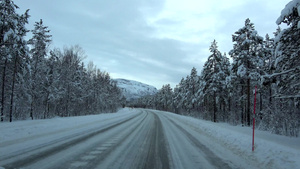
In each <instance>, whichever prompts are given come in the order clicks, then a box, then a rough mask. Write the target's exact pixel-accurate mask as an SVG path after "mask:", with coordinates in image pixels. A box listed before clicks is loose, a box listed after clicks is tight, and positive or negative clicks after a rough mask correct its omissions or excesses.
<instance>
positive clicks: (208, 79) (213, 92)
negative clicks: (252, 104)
mask: <svg viewBox="0 0 300 169" xmlns="http://www.w3.org/2000/svg"><path fill="white" fill-rule="evenodd" d="M209 50H210V52H211V53H212V54H211V55H210V56H209V57H208V59H207V61H206V62H205V64H204V67H203V71H202V73H201V79H202V80H203V82H204V83H202V84H203V87H201V90H203V96H204V102H205V106H207V107H208V111H209V112H212V121H213V122H217V111H218V108H217V104H218V103H220V102H221V100H223V101H225V100H226V99H224V94H223V91H224V85H225V80H226V77H227V76H228V68H226V67H227V66H226V65H228V59H226V58H225V57H224V56H222V54H221V52H220V51H219V50H218V46H217V42H216V40H214V41H213V42H212V44H211V46H210V48H209ZM211 101H212V102H211ZM223 104H225V103H223Z"/></svg>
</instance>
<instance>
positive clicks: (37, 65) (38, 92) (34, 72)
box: [28, 19, 51, 119]
mask: <svg viewBox="0 0 300 169" xmlns="http://www.w3.org/2000/svg"><path fill="white" fill-rule="evenodd" d="M49 32H50V31H49V30H48V27H47V26H44V25H43V20H42V19H41V20H40V21H39V22H36V23H35V25H34V30H32V34H33V37H32V38H31V39H29V41H28V44H30V45H31V50H30V53H31V64H30V68H31V71H30V72H31V79H30V83H29V84H30V88H31V90H30V95H31V98H30V101H31V103H30V118H31V119H33V118H34V116H33V112H35V111H36V112H43V111H44V110H45V107H46V105H44V103H46V102H45V100H47V92H46V91H45V89H46V88H45V85H46V80H47V78H48V77H46V75H47V65H46V56H47V52H48V46H49V44H50V42H51V39H50V38H51V35H49ZM46 90H47V89H46ZM44 113H45V112H44ZM44 113H43V115H37V116H44V117H45V114H44ZM39 118H40V117H39Z"/></svg>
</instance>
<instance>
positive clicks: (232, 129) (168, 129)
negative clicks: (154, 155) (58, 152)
mask: <svg viewBox="0 0 300 169" xmlns="http://www.w3.org/2000/svg"><path fill="white" fill-rule="evenodd" d="M146 113H147V115H149V114H151V116H145V114H146ZM135 116H138V118H136V119H137V120H132V121H131V122H130V123H128V124H126V125H125V124H122V125H120V127H119V128H120V129H114V130H116V131H117V130H118V132H119V131H123V132H122V134H123V133H127V134H128V136H126V138H127V137H128V139H125V140H124V142H123V141H122V142H123V144H122V145H123V146H120V147H117V148H116V150H117V151H113V152H112V153H110V154H109V158H115V159H119V160H120V158H122V159H123V157H122V156H121V154H120V152H123V151H125V152H129V154H130V151H133V150H137V145H144V142H143V139H144V138H145V136H143V135H144V134H146V133H147V132H150V131H151V132H152V129H151V128H152V127H155V126H156V127H155V128H157V129H160V130H162V131H163V132H164V133H165V136H166V140H167V141H168V143H167V145H169V148H168V152H169V154H168V156H169V157H172V159H171V161H173V165H171V168H182V167H193V165H192V164H187V163H186V162H185V161H184V156H183V155H182V154H186V155H187V151H190V152H192V153H194V154H197V155H199V154H201V153H205V151H203V152H199V150H198V149H196V148H194V149H193V147H192V146H193V145H191V146H188V147H184V146H183V145H190V144H191V143H190V142H189V138H188V137H187V136H188V135H190V136H192V137H194V138H196V139H197V140H196V141H199V142H201V144H203V146H204V147H207V148H208V149H209V150H208V151H209V152H210V151H211V152H213V153H214V154H216V155H218V157H220V158H221V159H222V161H224V162H226V163H228V164H229V165H231V164H234V165H233V166H236V167H238V168H300V160H299V159H300V138H292V137H285V136H279V135H274V134H270V133H268V132H265V131H258V130H256V131H255V151H254V152H252V149H251V143H252V130H251V128H250V127H242V126H231V125H229V124H226V123H212V122H210V121H204V120H199V119H195V118H192V117H187V116H181V115H176V114H173V113H169V112H161V111H154V110H145V109H129V108H125V109H122V110H120V111H119V112H117V113H112V114H100V115H89V116H81V117H67V118H58V117H57V118H53V119H46V120H33V121H31V120H30V121H29V120H28V121H17V122H13V123H8V122H4V123H0V133H1V135H0V159H1V158H3V157H5V156H6V155H7V154H13V153H14V152H16V151H19V150H22V151H23V149H24V151H25V150H26V149H28V147H36V146H39V145H43V144H46V143H47V144H46V145H48V143H49V142H51V140H52V141H56V140H59V139H63V138H65V137H66V136H69V137H66V138H68V139H69V138H70V137H76V136H77V135H76V134H78V133H79V134H84V133H86V132H87V131H93V130H94V129H95V128H96V127H98V128H99V127H101V126H106V125H108V124H116V123H118V122H120V120H124V119H128V118H132V117H135ZM155 116H157V118H158V119H160V121H161V125H162V128H159V127H158V126H157V125H160V124H159V123H156V121H157V120H155V123H154V119H155V118H154V117H155ZM146 117H147V118H146ZM145 118H146V120H142V119H145ZM139 124H140V125H139ZM151 124H152V125H155V126H151ZM135 126H138V127H135ZM176 126H177V127H176ZM178 128H181V129H182V131H183V130H185V131H186V132H187V133H188V134H184V132H182V131H180V130H178ZM134 129H137V130H134ZM176 129H177V130H176ZM131 130H132V131H133V132H131ZM155 130H156V129H155ZM155 130H153V131H155ZM146 131H147V132H146ZM151 132H150V133H151ZM112 133H113V132H110V133H107V134H106V135H107V138H110V136H109V135H112V136H113V135H114V134H112ZM122 134H120V135H114V137H112V138H111V139H110V140H112V141H110V142H109V143H105V145H108V146H111V145H113V144H116V142H117V140H118V137H120V138H121V136H122ZM104 135H105V134H104ZM104 135H99V136H97V137H96V138H97V139H101V138H102V137H103V138H102V139H104V140H107V138H105V136H104ZM150 135H152V134H150ZM92 138H93V139H91V141H86V142H83V143H84V144H82V145H80V146H72V148H73V149H74V148H76V147H78V148H79V149H80V148H82V147H83V148H84V147H87V146H89V143H90V144H91V145H92V144H94V143H97V142H98V144H99V141H97V139H96V138H94V137H92ZM151 138H152V137H151ZM122 140H123V139H122ZM150 140H152V139H150ZM154 140H155V139H154ZM154 140H153V141H154ZM148 141H149V140H148ZM150 144H151V143H150ZM128 146H130V147H132V149H131V150H130V151H129V150H128V148H127V147H128ZM180 146H181V148H180ZM104 148H105V147H104ZM98 149H99V150H98ZM100 149H101V151H103V150H102V149H103V146H102V147H98V148H96V149H94V150H93V151H91V152H90V153H89V154H85V155H84V156H82V157H81V159H82V161H80V160H78V161H74V162H73V163H72V166H75V165H76V166H77V167H80V166H84V165H86V164H87V161H88V160H92V159H94V158H96V155H97V154H99V153H101V152H100ZM126 149H127V150H126ZM186 149H189V150H186ZM76 151H77V150H76ZM78 151H80V150H78ZM68 153H69V154H70V153H71V154H72V153H74V150H73V151H69V152H68ZM148 153H149V152H148ZM130 155H131V156H132V157H134V158H137V157H135V155H134V154H132V153H131V154H130ZM203 155H204V156H209V155H207V154H203ZM74 156H75V155H74ZM191 157H193V156H191ZM47 158H48V157H47ZM177 158H183V159H177ZM186 158H188V156H186ZM193 158H197V159H198V161H200V162H201V163H202V165H204V164H205V165H206V166H210V165H211V164H206V163H207V161H206V160H205V159H203V160H201V158H200V157H199V156H195V157H193ZM49 159H51V158H49ZM84 160H85V161H84ZM186 160H191V159H186ZM124 161H126V158H124ZM108 162H109V161H106V160H104V162H103V165H104V164H105V165H106V164H107V165H108V164H109V163H108ZM220 164H222V163H220ZM1 165H2V166H4V165H3V164H1V160H0V166H1ZM45 165H46V164H45ZM49 165H50V164H49ZM114 165H116V166H118V165H120V166H122V165H127V166H130V165H129V164H114ZM177 165H178V166H177ZM33 166H34V165H33ZM180 166H181V167H180ZM0 168H1V167H0Z"/></svg>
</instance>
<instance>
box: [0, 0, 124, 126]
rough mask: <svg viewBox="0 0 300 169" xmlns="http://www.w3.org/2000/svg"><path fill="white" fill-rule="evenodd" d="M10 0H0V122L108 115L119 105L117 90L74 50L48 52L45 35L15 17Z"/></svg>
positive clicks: (39, 24) (43, 28)
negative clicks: (27, 35)
mask: <svg viewBox="0 0 300 169" xmlns="http://www.w3.org/2000/svg"><path fill="white" fill-rule="evenodd" d="M17 8H18V7H17V5H16V4H14V2H13V1H12V0H1V1H0V16H1V17H0V53H1V59H0V85H1V93H0V101H1V102H0V108H1V110H0V111H1V112H0V113H1V121H12V120H14V119H28V118H30V119H41V118H50V117H54V116H61V117H65V116H78V115H86V114H97V113H101V112H114V111H116V110H117V108H119V107H120V106H121V104H122V103H123V102H125V100H124V98H122V96H121V91H120V89H119V88H118V87H117V86H116V84H115V83H113V82H112V81H111V79H110V76H109V74H108V73H106V72H102V71H100V70H99V69H97V68H96V67H95V66H94V65H93V63H92V62H91V63H89V64H88V65H87V67H86V66H85V65H84V63H83V62H82V60H83V59H84V57H85V54H84V52H83V50H82V49H81V48H80V47H79V46H71V47H65V48H64V49H63V50H61V49H53V50H50V51H49V49H48V48H49V44H50V42H51V35H50V34H49V33H50V31H49V30H48V27H47V26H44V25H43V22H42V20H40V21H39V22H36V23H35V25H34V30H32V31H31V32H32V38H31V39H30V40H28V41H26V40H25V36H26V33H27V32H29V31H28V30H27V29H26V27H25V25H26V24H28V18H29V14H28V11H29V10H27V11H26V12H25V13H24V14H22V15H20V14H18V13H16V9H17Z"/></svg>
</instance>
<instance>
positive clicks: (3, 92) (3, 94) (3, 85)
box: [1, 58, 7, 121]
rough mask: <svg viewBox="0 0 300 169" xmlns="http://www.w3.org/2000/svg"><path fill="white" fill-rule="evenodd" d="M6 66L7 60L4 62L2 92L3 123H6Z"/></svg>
mask: <svg viewBox="0 0 300 169" xmlns="http://www.w3.org/2000/svg"><path fill="white" fill-rule="evenodd" d="M6 66H7V58H5V61H4V67H3V74H2V92H1V121H4V118H3V117H4V104H5V91H4V90H5V80H6Z"/></svg>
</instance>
